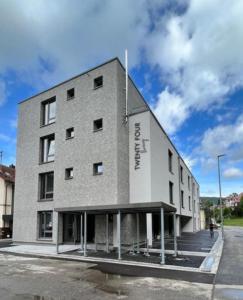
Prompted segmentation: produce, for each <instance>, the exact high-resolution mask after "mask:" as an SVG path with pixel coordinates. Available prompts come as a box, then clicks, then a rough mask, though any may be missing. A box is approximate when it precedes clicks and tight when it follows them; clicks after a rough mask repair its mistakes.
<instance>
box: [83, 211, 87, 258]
mask: <svg viewBox="0 0 243 300" xmlns="http://www.w3.org/2000/svg"><path fill="white" fill-rule="evenodd" d="M84 256H87V211H85V212H84Z"/></svg>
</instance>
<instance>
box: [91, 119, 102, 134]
mask: <svg viewBox="0 0 243 300" xmlns="http://www.w3.org/2000/svg"><path fill="white" fill-rule="evenodd" d="M98 121H101V124H102V127H101V128H95V123H96V122H98ZM102 130H103V118H100V119H96V120H94V121H93V132H97V131H102Z"/></svg>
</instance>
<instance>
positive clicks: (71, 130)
mask: <svg viewBox="0 0 243 300" xmlns="http://www.w3.org/2000/svg"><path fill="white" fill-rule="evenodd" d="M73 137H74V128H73V127H71V128H68V129H67V130H66V139H71V138H73Z"/></svg>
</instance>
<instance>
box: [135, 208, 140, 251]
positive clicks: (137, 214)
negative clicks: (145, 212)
mask: <svg viewBox="0 0 243 300" xmlns="http://www.w3.org/2000/svg"><path fill="white" fill-rule="evenodd" d="M136 220H137V253H140V251H139V241H140V232H139V213H136Z"/></svg>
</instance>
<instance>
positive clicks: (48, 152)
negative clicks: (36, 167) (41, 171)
mask: <svg viewBox="0 0 243 300" xmlns="http://www.w3.org/2000/svg"><path fill="white" fill-rule="evenodd" d="M54 158H55V135H54V134H52V135H49V136H46V137H43V138H41V163H46V162H50V161H54Z"/></svg>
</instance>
